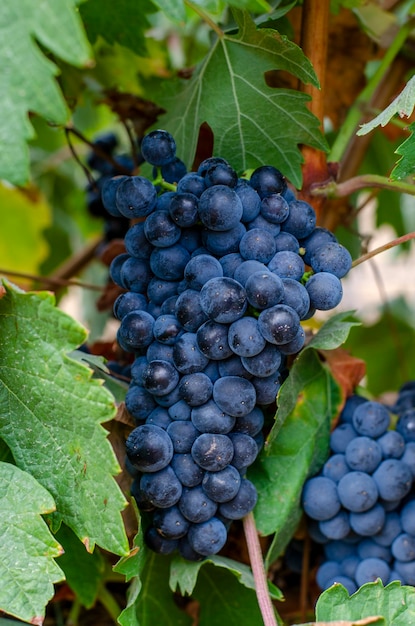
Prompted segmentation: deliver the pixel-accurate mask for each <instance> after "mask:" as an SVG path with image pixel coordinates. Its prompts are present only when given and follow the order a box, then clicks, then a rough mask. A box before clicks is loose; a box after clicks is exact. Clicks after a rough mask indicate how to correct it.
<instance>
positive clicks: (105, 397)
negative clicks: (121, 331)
mask: <svg viewBox="0 0 415 626" xmlns="http://www.w3.org/2000/svg"><path fill="white" fill-rule="evenodd" d="M2 290H3V297H1V298H0V437H1V438H3V439H4V440H5V442H6V443H7V445H8V446H9V448H10V450H11V451H12V454H13V457H14V459H15V461H16V464H17V465H18V466H19V467H20V468H21V469H24V470H26V471H27V472H29V473H31V474H32V475H33V476H34V477H35V478H36V479H37V480H38V481H39V482H40V483H41V484H42V485H43V486H44V487H45V488H46V489H47V490H48V491H49V492H50V493H51V494H52V496H53V498H54V500H55V503H56V507H57V511H56V513H54V514H53V515H52V522H53V524H54V526H55V527H57V526H58V525H59V523H60V521H61V520H63V521H64V522H65V523H66V524H67V525H68V526H69V527H70V528H72V530H73V531H74V532H75V533H76V534H77V535H78V537H79V538H80V539H81V540H82V541H83V543H84V544H85V546H86V547H87V549H88V550H90V551H92V550H93V548H94V545H95V544H96V543H97V544H99V545H100V546H102V547H103V548H105V549H106V550H109V551H111V552H115V553H117V554H125V553H126V552H127V550H128V542H127V537H126V535H125V531H124V525H123V521H122V517H121V509H123V508H124V506H125V504H126V502H125V499H124V496H123V495H122V493H121V491H120V489H119V488H118V486H117V484H116V482H115V480H114V478H113V475H115V474H116V473H117V472H118V471H119V466H118V463H117V461H116V458H115V454H114V452H113V450H112V448H111V446H110V444H109V442H108V439H107V431H106V430H105V429H104V428H103V426H102V425H101V424H102V422H106V421H108V420H110V419H111V418H112V417H113V416H114V413H115V406H114V402H113V398H112V396H111V394H110V393H109V392H108V391H107V390H106V389H105V388H104V387H103V386H102V384H101V382H100V381H98V380H95V379H92V371H91V370H90V369H89V368H88V367H86V366H84V365H81V364H80V363H78V362H76V361H74V360H72V359H70V358H69V357H68V356H67V353H68V352H69V351H71V350H73V349H74V348H75V347H77V346H79V345H80V344H82V343H83V342H84V341H85V338H86V332H85V329H84V328H83V327H82V326H80V325H79V324H78V323H77V322H75V320H73V319H72V318H71V317H69V316H68V315H66V314H64V313H63V312H61V311H59V310H58V309H56V308H55V306H54V298H53V296H52V295H51V294H49V293H47V292H40V293H24V292H21V291H19V290H17V289H15V288H13V287H12V286H11V285H8V284H7V283H5V288H3V287H2Z"/></svg>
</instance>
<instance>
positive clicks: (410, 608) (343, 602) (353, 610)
mask: <svg viewBox="0 0 415 626" xmlns="http://www.w3.org/2000/svg"><path fill="white" fill-rule="evenodd" d="M371 616H379V617H381V618H383V620H382V623H383V624H384V625H385V626H408V625H409V624H415V590H414V588H413V587H409V586H401V584H400V583H399V582H398V581H395V582H392V583H390V584H389V585H387V586H386V587H384V586H383V585H382V582H381V581H380V580H377V582H375V583H367V584H366V585H363V586H362V587H360V589H359V590H358V591H357V592H356V593H354V594H353V595H352V596H349V594H348V593H347V591H346V589H345V588H344V587H343V586H342V585H339V584H335V585H333V586H332V587H330V588H329V589H327V590H326V591H324V592H323V593H322V594H321V596H320V597H319V599H318V601H317V605H316V619H317V620H318V621H331V620H333V621H334V620H359V619H362V618H365V617H371Z"/></svg>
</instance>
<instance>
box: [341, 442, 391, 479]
mask: <svg viewBox="0 0 415 626" xmlns="http://www.w3.org/2000/svg"><path fill="white" fill-rule="evenodd" d="M345 457H346V463H347V464H348V466H349V467H350V469H352V470H360V471H362V472H366V473H367V474H371V473H372V472H374V471H375V469H376V468H377V467H378V465H379V463H380V462H381V460H382V450H381V447H380V446H379V444H378V443H377V442H376V441H374V439H371V438H370V437H365V436H363V435H362V436H360V437H354V439H352V440H351V441H350V442H349V443H348V445H347V448H346V450H345Z"/></svg>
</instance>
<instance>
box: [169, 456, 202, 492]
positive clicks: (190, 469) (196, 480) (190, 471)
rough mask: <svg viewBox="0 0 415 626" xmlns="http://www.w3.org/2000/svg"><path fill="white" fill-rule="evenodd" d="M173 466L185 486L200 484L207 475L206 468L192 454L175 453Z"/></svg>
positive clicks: (172, 461)
mask: <svg viewBox="0 0 415 626" xmlns="http://www.w3.org/2000/svg"><path fill="white" fill-rule="evenodd" d="M171 466H172V468H173V470H174V473H175V474H176V476H177V478H178V479H179V480H180V482H181V484H182V485H183V486H184V487H196V485H200V484H201V482H202V480H203V477H204V475H205V473H204V470H203V469H202V468H201V467H200V466H199V465H198V464H197V463H196V462H195V461H194V460H193V457H192V455H191V454H175V455H174V456H173V458H172V460H171Z"/></svg>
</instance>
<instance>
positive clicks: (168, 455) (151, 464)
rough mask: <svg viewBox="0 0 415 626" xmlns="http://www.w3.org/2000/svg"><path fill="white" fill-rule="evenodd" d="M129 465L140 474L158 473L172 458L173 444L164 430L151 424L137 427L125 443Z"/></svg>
mask: <svg viewBox="0 0 415 626" xmlns="http://www.w3.org/2000/svg"><path fill="white" fill-rule="evenodd" d="M125 447H126V451H127V456H128V458H129V460H130V461H131V463H132V464H133V465H134V467H136V468H137V469H138V470H140V471H142V472H158V471H159V470H161V469H163V468H164V467H167V465H168V464H169V463H170V461H171V459H172V457H173V444H172V442H171V439H170V437H169V436H168V434H167V433H166V431H165V430H163V429H162V428H159V427H158V426H154V425H151V424H144V425H143V426H137V428H134V430H132V431H131V433H130V434H129V435H128V437H127V441H126V443H125Z"/></svg>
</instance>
